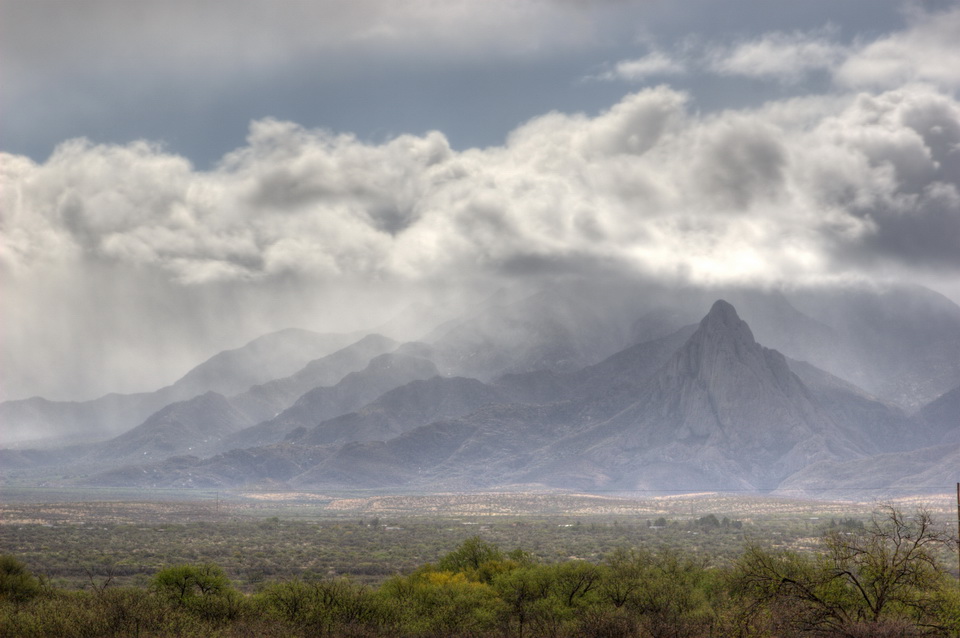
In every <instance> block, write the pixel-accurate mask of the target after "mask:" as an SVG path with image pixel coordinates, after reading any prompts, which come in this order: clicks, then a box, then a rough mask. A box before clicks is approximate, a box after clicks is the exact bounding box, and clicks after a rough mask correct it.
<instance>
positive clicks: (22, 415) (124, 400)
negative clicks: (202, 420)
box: [0, 330, 352, 445]
mask: <svg viewBox="0 0 960 638" xmlns="http://www.w3.org/2000/svg"><path fill="white" fill-rule="evenodd" d="M351 339H352V338H351V337H349V336H347V335H340V334H320V333H315V332H309V331H306V330H282V331H280V332H276V333H272V334H268V335H264V336H263V337H260V338H258V339H254V340H253V341H251V342H250V343H248V344H247V345H245V346H243V347H241V348H237V349H234V350H227V351H224V352H221V353H219V354H217V355H214V356H213V357H211V358H210V359H208V360H206V361H205V362H203V363H201V364H200V365H198V366H196V367H195V368H193V369H192V370H190V371H189V372H188V373H187V374H186V375H184V376H183V377H182V378H181V379H180V380H178V381H177V382H176V383H174V384H173V385H170V386H167V387H164V388H161V389H159V390H157V391H155V392H142V393H136V394H108V395H106V396H103V397H100V398H98V399H93V400H91V401H49V400H47V399H44V398H41V397H34V398H31V399H23V400H17V401H5V402H3V403H0V425H2V428H0V444H3V445H9V444H11V443H14V442H17V441H27V440H31V441H34V440H42V439H47V438H59V437H73V438H78V437H79V438H81V439H83V440H90V439H96V438H100V439H103V438H106V437H109V436H114V435H116V434H119V433H121V432H123V431H125V430H128V429H130V428H132V427H135V426H136V425H138V424H140V423H142V422H143V421H144V419H146V418H147V417H149V416H150V415H151V414H153V413H154V412H156V411H157V410H160V409H161V408H163V407H164V406H165V405H168V404H170V403H174V402H176V401H183V400H185V399H190V398H192V397H194V396H197V395H199V394H203V393H204V392H209V391H219V392H221V393H224V394H227V395H230V394H235V393H236V392H240V391H242V390H246V389H247V388H248V387H250V385H251V384H253V383H262V382H264V381H267V380H269V379H272V378H275V376H285V375H288V374H292V373H293V372H295V371H297V370H298V369H300V368H301V367H303V366H304V365H305V364H306V363H307V362H308V361H310V360H312V359H316V358H318V357H321V356H323V355H325V354H327V353H329V352H331V351H333V350H336V349H337V348H340V347H343V346H344V345H346V344H347V343H348V342H349V341H350V340H351Z"/></svg>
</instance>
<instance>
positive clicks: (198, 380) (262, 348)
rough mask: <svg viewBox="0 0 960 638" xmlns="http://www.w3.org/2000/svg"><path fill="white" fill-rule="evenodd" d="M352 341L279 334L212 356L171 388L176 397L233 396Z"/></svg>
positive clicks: (293, 331)
mask: <svg viewBox="0 0 960 638" xmlns="http://www.w3.org/2000/svg"><path fill="white" fill-rule="evenodd" d="M352 340H353V338H352V337H351V336H350V335H345V334H320V333H316V332H310V331H309V330H297V329H292V328H291V329H287V330H281V331H279V332H274V333H271V334H267V335H264V336H262V337H259V338H257V339H254V340H253V341H251V342H250V343H248V344H246V345H245V346H243V347H241V348H236V349H234V350H225V351H223V352H220V353H218V354H216V355H214V356H213V357H211V358H209V359H207V360H206V361H204V362H203V363H201V364H200V365H198V366H197V367H195V368H193V369H192V370H190V371H189V372H188V373H187V374H185V375H184V376H183V377H182V378H180V379H179V380H178V381H177V382H176V383H174V384H173V388H174V390H175V391H176V392H175V394H176V395H177V396H185V397H193V396H196V395H198V394H203V393H204V392H211V391H212V392H218V393H220V394H223V395H225V396H232V395H234V394H237V393H239V392H243V391H244V390H246V389H248V388H249V387H250V386H253V385H257V384H260V383H266V382H267V381H271V380H273V379H278V378H280V377H285V376H287V375H291V374H293V373H294V372H296V371H297V370H299V369H300V368H302V367H303V366H304V365H306V364H307V362H309V361H312V360H314V359H317V358H319V357H322V356H324V355H326V354H329V353H330V352H333V351H334V350H337V349H339V348H342V347H344V346H346V345H347V344H348V343H350V341H352Z"/></svg>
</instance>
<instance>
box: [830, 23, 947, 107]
mask: <svg viewBox="0 0 960 638" xmlns="http://www.w3.org/2000/svg"><path fill="white" fill-rule="evenodd" d="M958 42H960V8H955V9H952V10H950V11H944V12H937V13H918V14H916V15H914V17H913V22H912V24H911V25H910V27H909V28H908V29H906V30H904V31H900V32H896V33H893V34H890V35H888V36H886V37H883V38H880V39H878V40H875V41H872V42H868V43H866V44H864V45H863V46H862V47H861V48H859V49H858V50H857V51H855V52H853V53H852V54H851V55H850V56H849V57H848V58H847V59H846V60H844V62H843V64H841V65H840V67H839V68H838V69H837V70H836V74H835V78H836V81H837V83H838V84H840V85H841V86H847V87H855V88H862V87H868V88H891V87H896V86H900V85H902V84H904V83H907V82H917V81H924V82H931V83H934V84H937V85H939V86H943V87H950V88H951V89H953V90H957V89H960V47H958V46H957V43H958Z"/></svg>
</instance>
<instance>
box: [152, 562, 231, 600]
mask: <svg viewBox="0 0 960 638" xmlns="http://www.w3.org/2000/svg"><path fill="white" fill-rule="evenodd" d="M153 587H154V589H156V590H157V591H158V592H159V593H160V594H162V595H165V596H167V597H168V598H170V599H171V600H173V601H175V602H177V603H179V604H181V605H186V604H187V603H188V602H190V601H191V600H194V599H196V598H201V597H204V596H217V595H219V594H223V593H224V592H226V591H227V590H228V589H229V588H230V580H229V579H228V578H227V575H226V574H224V573H223V570H222V569H220V567H218V566H217V565H213V564H203V565H176V566H174V567H167V568H166V569H163V570H160V571H159V572H157V575H156V576H154V577H153Z"/></svg>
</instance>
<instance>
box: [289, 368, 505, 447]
mask: <svg viewBox="0 0 960 638" xmlns="http://www.w3.org/2000/svg"><path fill="white" fill-rule="evenodd" d="M508 402H509V399H508V397H506V396H505V395H504V394H503V393H502V392H500V391H498V390H497V389H496V388H493V387H491V386H488V385H486V384H484V383H482V382H480V381H477V380H476V379H466V378H463V377H453V378H446V377H433V378H431V379H425V380H418V381H413V382H411V383H408V384H406V385H404V386H401V387H399V388H395V389H393V390H390V391H389V392H387V393H385V394H383V395H382V396H380V398H378V399H377V400H376V401H374V402H373V403H370V404H368V405H366V406H364V407H363V408H361V409H360V410H358V411H357V412H351V413H350V414H345V415H343V416H340V417H336V418H334V419H330V420H328V421H324V422H323V423H321V424H319V425H317V426H315V427H313V428H311V429H308V430H302V431H299V432H295V433H291V435H290V436H288V437H287V440H290V441H295V442H296V443H298V444H301V445H329V444H333V443H339V444H343V443H348V442H351V441H374V440H381V441H385V440H387V439H391V438H393V437H395V436H398V435H400V434H403V433H404V432H406V431H408V430H411V429H413V428H415V427H417V426H420V425H426V424H429V423H433V422H434V421H438V420H441V419H452V418H455V417H459V416H462V415H465V414H469V413H471V412H474V411H476V410H478V409H479V408H481V407H483V406H485V405H490V404H500V403H508ZM294 434H296V436H294Z"/></svg>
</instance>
